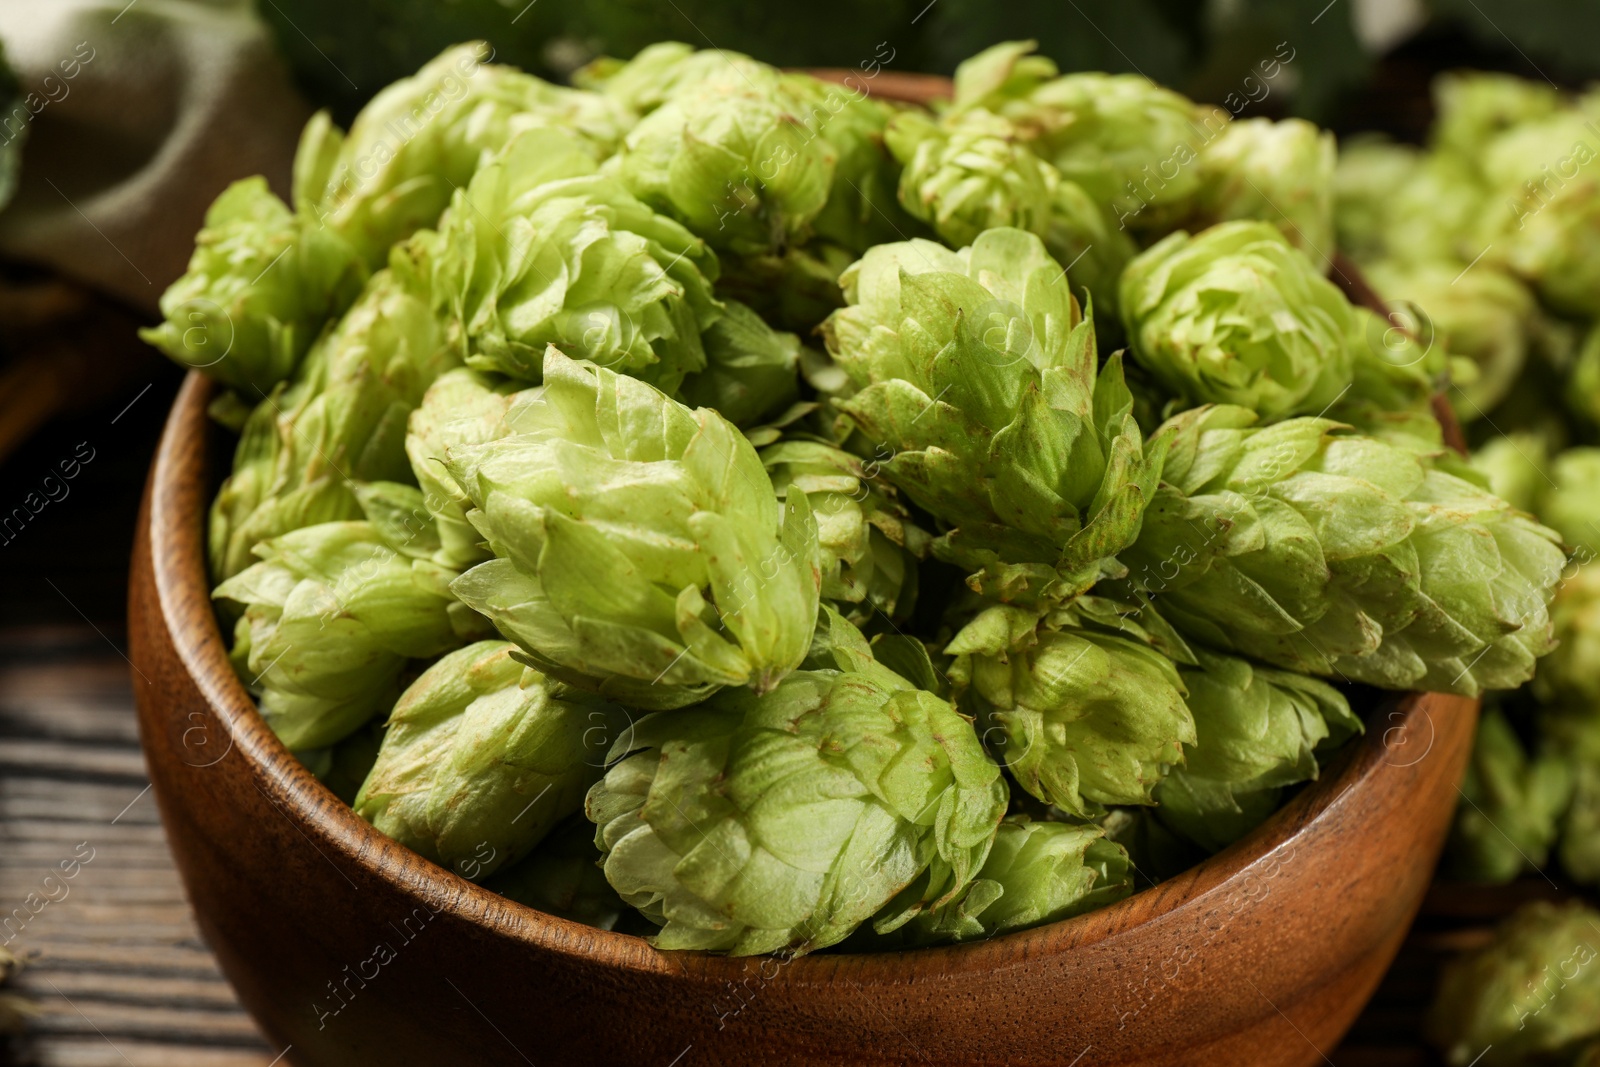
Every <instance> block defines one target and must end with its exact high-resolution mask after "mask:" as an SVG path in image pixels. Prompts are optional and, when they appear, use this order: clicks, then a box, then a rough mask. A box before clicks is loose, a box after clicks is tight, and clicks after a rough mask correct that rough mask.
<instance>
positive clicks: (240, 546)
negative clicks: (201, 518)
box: [210, 242, 460, 578]
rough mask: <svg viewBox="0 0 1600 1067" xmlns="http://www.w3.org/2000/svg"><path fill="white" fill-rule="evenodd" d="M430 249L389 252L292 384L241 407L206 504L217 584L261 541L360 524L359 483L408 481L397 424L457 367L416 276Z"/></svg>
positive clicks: (413, 247)
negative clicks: (229, 459) (227, 462)
mask: <svg viewBox="0 0 1600 1067" xmlns="http://www.w3.org/2000/svg"><path fill="white" fill-rule="evenodd" d="M431 254H432V250H431V248H430V247H429V246H428V245H426V244H425V243H423V242H416V243H414V244H412V245H406V246H401V247H400V248H399V249H397V250H396V253H395V256H394V258H393V260H392V266H391V267H389V268H388V269H385V270H381V271H379V272H378V273H377V274H374V275H373V276H372V278H371V280H370V281H369V282H368V284H367V287H366V289H365V290H364V291H363V292H362V294H361V296H360V297H359V298H358V299H357V300H356V302H355V303H354V304H353V305H352V306H351V307H350V310H349V311H347V312H345V314H344V317H343V318H342V319H340V320H339V322H338V323H337V324H336V325H334V326H333V327H331V328H330V329H329V330H328V331H327V332H326V333H324V334H323V335H322V337H321V338H320V339H319V340H318V342H317V344H316V346H315V347H314V348H313V349H312V351H311V352H310V353H309V354H308V355H307V357H306V359H305V361H304V363H303V364H302V366H301V367H300V370H299V372H298V373H297V374H296V376H295V378H294V379H293V380H292V381H291V382H289V383H288V384H286V385H284V386H282V387H280V388H279V389H278V390H275V391H274V392H273V393H272V394H271V395H269V396H267V397H266V398H265V399H264V400H262V401H261V403H260V404H259V405H257V406H256V408H255V410H254V411H253V412H251V414H250V416H249V417H248V419H247V421H246V425H245V428H244V432H243V433H242V434H241V436H240V440H239V447H238V451H237V453H236V454H235V457H234V472H233V474H232V475H230V476H229V478H228V480H227V481H226V482H225V483H224V484H223V486H222V488H221V490H220V491H219V492H218V493H217V498H216V501H215V502H214V504H213V506H212V512H211V529H210V547H211V563H212V568H213V571H214V573H215V574H216V576H217V577H218V578H227V577H230V576H232V575H234V574H237V573H238V572H239V571H240V570H242V569H243V568H244V567H246V566H248V565H249V564H250V562H251V561H252V556H251V552H252V549H253V548H254V546H255V545H257V544H260V543H261V542H262V541H265V540H268V539H270V538H273V537H277V536H279V535H281V534H285V533H288V532H290V531H291V530H297V529H300V528H302V527H305V526H310V525H313V524H315V523H319V522H332V521H336V520H341V519H358V518H360V517H361V515H362V510H361V507H360V505H359V503H358V502H357V500H356V491H355V487H356V486H357V485H358V484H360V483H362V482H370V481H407V480H409V479H410V473H409V471H408V469H407V463H406V454H405V434H406V420H407V418H408V417H409V416H410V414H411V411H412V409H413V408H414V407H415V406H416V405H417V404H418V403H419V402H420V401H421V400H422V397H423V394H424V393H425V392H426V391H427V389H428V387H429V386H430V385H431V384H432V383H433V381H434V379H436V378H437V377H438V376H439V375H440V374H442V373H443V372H444V371H446V370H448V369H450V368H452V367H454V366H456V365H458V364H459V362H460V360H459V357H458V355H457V353H456V352H455V351H454V350H453V349H452V348H450V347H449V346H448V345H447V344H446V343H445V340H444V335H443V331H442V329H441V326H440V323H439V321H438V319H437V317H436V316H435V315H434V313H433V310H432V308H431V306H430V302H429V298H428V291H427V288H426V284H425V282H424V281H423V280H422V279H421V278H420V277H419V274H420V273H421V271H422V269H423V268H421V267H419V266H418V263H419V262H426V261H427V259H428V257H429V256H430V255H431Z"/></svg>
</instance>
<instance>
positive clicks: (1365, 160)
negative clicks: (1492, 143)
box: [1334, 138, 1493, 271]
mask: <svg viewBox="0 0 1600 1067" xmlns="http://www.w3.org/2000/svg"><path fill="white" fill-rule="evenodd" d="M1488 193H1489V190H1488V189H1486V188H1485V187H1484V182H1483V176H1482V175H1481V174H1479V173H1478V170H1477V168H1476V167H1474V166H1473V165H1472V163H1471V162H1469V161H1467V160H1465V159H1462V158H1459V157H1457V156H1454V155H1446V154H1440V153H1425V152H1423V151H1422V150H1420V149H1418V148H1416V147H1414V146H1411V145H1400V144H1392V143H1390V142H1388V141H1385V140H1381V139H1377V138H1357V139H1355V140H1354V141H1352V142H1351V143H1349V144H1347V145H1346V146H1345V147H1344V149H1343V150H1342V151H1341V152H1340V153H1339V161H1338V164H1337V167H1336V169H1335V171H1334V229H1335V231H1336V232H1337V234H1338V244H1339V248H1340V250H1341V251H1343V252H1345V253H1347V254H1348V255H1350V256H1351V257H1352V258H1354V259H1355V260H1356V262H1358V263H1361V264H1362V265H1366V264H1369V263H1372V262H1375V261H1378V260H1380V259H1383V258H1393V259H1398V260H1403V261H1406V262H1412V263H1429V262H1452V261H1458V262H1459V266H1457V267H1456V269H1457V270H1458V271H1459V270H1461V269H1462V268H1464V267H1466V266H1467V264H1468V263H1470V262H1471V261H1472V260H1473V258H1474V257H1476V256H1477V255H1478V254H1479V253H1480V252H1482V251H1483V250H1484V242H1483V241H1482V240H1479V239H1478V231H1479V230H1480V229H1481V227H1482V222H1483V217H1484V215H1485V213H1486V212H1487V211H1489V210H1490V209H1491V207H1492V205H1493V202H1492V201H1491V200H1489V199H1487V197H1488Z"/></svg>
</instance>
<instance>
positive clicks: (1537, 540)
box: [1121, 406, 1566, 695]
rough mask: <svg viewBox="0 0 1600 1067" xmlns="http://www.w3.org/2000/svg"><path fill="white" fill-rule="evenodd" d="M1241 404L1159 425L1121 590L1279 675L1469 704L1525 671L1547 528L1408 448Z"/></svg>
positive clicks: (1539, 629)
mask: <svg viewBox="0 0 1600 1067" xmlns="http://www.w3.org/2000/svg"><path fill="white" fill-rule="evenodd" d="M1255 421H1256V419H1255V416H1254V414H1253V413H1251V412H1249V411H1247V410H1245V409H1242V408H1236V407H1225V406H1224V407H1211V408H1198V409H1195V410H1193V411H1189V412H1185V413H1183V414H1181V415H1179V416H1176V417H1175V418H1173V419H1172V420H1170V421H1169V422H1168V423H1167V424H1166V426H1165V427H1163V429H1162V431H1161V433H1160V435H1159V436H1160V437H1162V438H1164V439H1165V441H1166V443H1167V444H1168V445H1169V446H1170V447H1169V448H1168V451H1167V453H1166V456H1167V458H1166V464H1165V467H1164V469H1163V472H1162V485H1161V488H1160V489H1159V490H1158V491H1157V493H1156V495H1155V498H1154V499H1153V500H1152V501H1151V503H1150V507H1149V509H1148V510H1147V511H1146V513H1145V516H1144V525H1143V530H1142V532H1141V534H1140V536H1139V540H1138V541H1137V542H1136V543H1135V544H1134V546H1133V547H1132V548H1131V549H1129V550H1128V551H1126V552H1124V553H1123V555H1122V557H1121V558H1122V560H1123V562H1125V563H1126V564H1127V566H1128V567H1129V568H1130V570H1131V572H1132V578H1131V582H1132V585H1133V586H1134V587H1135V588H1136V589H1137V590H1138V591H1139V593H1141V594H1142V595H1144V596H1146V597H1149V598H1151V599H1152V600H1153V601H1154V602H1155V604H1156V606H1157V608H1158V609H1159V610H1160V611H1161V613H1162V614H1163V615H1164V616H1166V617H1167V618H1168V619H1169V620H1170V621H1171V622H1172V623H1173V625H1175V626H1176V627H1177V628H1178V629H1179V630H1180V631H1182V632H1183V633H1184V635H1185V636H1186V637H1188V638H1190V639H1191V640H1194V641H1198V642H1200V643H1201V644H1204V645H1207V646H1208V647H1211V648H1214V649H1220V650H1226V651H1232V652H1237V653H1240V654H1246V655H1250V656H1253V657H1255V658H1257V659H1261V660H1264V661H1266V662H1267V663H1270V664H1273V665H1276V666H1280V667H1284V668H1287V669H1289V670H1297V671H1302V672H1305V673H1309V674H1315V675H1321V676H1324V677H1333V678H1338V679H1342V680H1347V681H1356V682H1365V683H1367V684H1370V685H1377V686H1381V687H1384V688H1389V689H1419V688H1420V689H1430V690H1440V691H1445V692H1454V693H1465V694H1468V695H1477V694H1479V693H1481V692H1483V691H1484V690H1485V689H1506V688H1515V687H1516V686H1518V685H1520V684H1522V683H1523V682H1525V681H1527V680H1528V679H1529V678H1530V677H1532V675H1533V665H1534V660H1535V659H1536V658H1537V657H1538V656H1540V655H1543V654H1544V653H1545V652H1547V651H1548V650H1549V648H1550V645H1551V628H1550V620H1549V614H1548V610H1547V605H1548V602H1549V598H1550V595H1551V593H1552V592H1553V591H1554V589H1555V586H1556V583H1557V581H1558V580H1559V579H1560V576H1561V572H1562V568H1563V567H1564V565H1565V563H1566V556H1565V554H1564V553H1563V552H1562V550H1561V548H1560V547H1559V545H1558V541H1557V536H1556V534H1555V532H1554V531H1552V530H1549V529H1546V528H1545V527H1542V526H1540V525H1538V524H1537V523H1535V522H1534V521H1532V520H1531V519H1530V518H1529V517H1528V516H1526V515H1523V514H1522V513H1520V512H1517V511H1515V510H1513V509H1512V508H1511V507H1510V506H1509V505H1507V504H1506V503H1505V502H1504V501H1502V500H1500V499H1499V498H1498V497H1495V496H1493V495H1491V494H1490V493H1488V492H1487V491H1486V490H1484V489H1482V488H1480V487H1479V486H1478V485H1475V484H1473V483H1471V482H1468V481H1466V480H1464V479H1462V478H1460V477H1457V476H1455V475H1453V474H1450V473H1447V472H1446V471H1444V470H1441V469H1439V468H1438V467H1437V466H1435V465H1433V464H1431V463H1429V462H1428V461H1427V460H1426V459H1425V458H1424V457H1421V456H1418V455H1417V454H1416V453H1415V452H1413V451H1411V450H1408V449H1406V448H1402V447H1398V446H1395V445H1391V444H1386V443H1384V442H1382V441H1378V440H1375V439H1373V438H1369V437H1364V436H1361V435H1359V434H1353V433H1350V432H1349V431H1347V430H1346V429H1344V428H1342V427H1341V426H1340V425H1339V424H1337V423H1334V422H1332V421H1330V420H1327V419H1316V418H1298V419H1290V420H1288V421H1285V422H1280V423H1277V424H1276V425H1272V426H1265V427H1257V426H1255V425H1253V424H1254V423H1255Z"/></svg>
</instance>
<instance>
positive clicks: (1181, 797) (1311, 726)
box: [1155, 649, 1362, 852]
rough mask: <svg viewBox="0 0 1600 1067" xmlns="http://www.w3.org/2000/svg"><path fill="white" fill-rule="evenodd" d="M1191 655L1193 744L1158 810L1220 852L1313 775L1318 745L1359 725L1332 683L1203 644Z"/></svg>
mask: <svg viewBox="0 0 1600 1067" xmlns="http://www.w3.org/2000/svg"><path fill="white" fill-rule="evenodd" d="M1194 655H1195V658H1196V661H1197V662H1196V663H1195V664H1194V665H1193V666H1184V667H1182V668H1180V670H1179V675H1180V677H1181V678H1182V679H1183V684H1184V687H1185V688H1186V689H1187V690H1188V700H1187V703H1188V706H1189V711H1190V712H1191V713H1192V714H1193V715H1194V727H1195V745H1194V747H1193V748H1192V749H1190V750H1189V751H1188V754H1187V755H1188V759H1187V761H1186V763H1185V764H1184V766H1182V767H1177V768H1174V769H1173V771H1172V773H1171V774H1169V775H1168V776H1167V777H1166V778H1165V779H1163V780H1162V782H1161V784H1160V785H1158V786H1157V787H1156V790H1155V801H1156V803H1157V805H1159V806H1158V807H1157V808H1156V817H1157V818H1159V819H1160V820H1161V821H1162V822H1164V823H1165V824H1166V825H1167V827H1168V828H1169V829H1171V830H1173V831H1174V832H1176V833H1178V834H1179V835H1181V836H1183V837H1185V838H1187V839H1188V840H1190V841H1192V842H1194V843H1195V844H1196V845H1198V846H1200V847H1201V848H1203V849H1205V850H1207V851H1208V852H1216V851H1218V850H1220V849H1223V848H1226V847H1227V846H1228V845H1231V844H1233V842H1235V841H1237V840H1238V839H1239V838H1241V837H1243V836H1244V835H1245V834H1247V833H1249V832H1250V831H1251V830H1253V829H1255V827H1256V826H1257V825H1258V824H1259V823H1260V822H1261V820H1262V819H1264V818H1265V817H1266V816H1267V815H1270V814H1271V813H1272V812H1274V811H1276V810H1277V808H1278V804H1279V801H1280V799H1281V797H1282V792H1283V788H1284V787H1285V786H1290V785H1296V784H1298V783H1300V782H1307V781H1311V780H1313V779H1315V778H1316V777H1317V773H1318V760H1317V753H1318V752H1319V751H1320V750H1325V749H1328V748H1332V747H1335V746H1337V745H1339V744H1341V743H1342V742H1343V741H1345V740H1346V739H1348V738H1349V737H1351V736H1352V735H1354V734H1358V733H1360V732H1361V729H1362V725H1361V720H1360V719H1359V718H1357V717H1356V715H1355V714H1354V713H1353V712H1352V711H1351V710H1350V704H1349V702H1348V701H1347V700H1345V698H1344V695H1343V694H1342V693H1340V692H1339V691H1338V690H1337V689H1335V688H1333V687H1332V686H1331V685H1329V684H1327V683H1326V682H1323V681H1320V680H1318V679H1316V678H1308V677H1306V676H1305V675H1303V674H1294V673H1291V672H1289V671H1282V670H1276V669H1274V668H1271V667H1262V666H1259V665H1256V664H1252V663H1250V662H1249V661H1247V660H1243V659H1237V658H1235V657H1233V656H1218V655H1215V654H1214V653H1210V652H1206V651H1204V650H1199V649H1196V650H1194Z"/></svg>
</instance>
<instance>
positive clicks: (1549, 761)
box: [1447, 707, 1575, 883]
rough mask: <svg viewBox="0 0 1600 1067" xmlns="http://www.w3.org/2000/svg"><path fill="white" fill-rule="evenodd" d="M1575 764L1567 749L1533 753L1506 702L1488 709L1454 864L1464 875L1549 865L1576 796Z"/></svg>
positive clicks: (1466, 784)
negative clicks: (1514, 726)
mask: <svg viewBox="0 0 1600 1067" xmlns="http://www.w3.org/2000/svg"><path fill="white" fill-rule="evenodd" d="M1574 785H1575V781H1574V775H1573V768H1572V766H1571V765H1570V764H1569V763H1568V762H1567V760H1566V759H1565V758H1564V757H1563V756H1562V755H1561V754H1559V753H1553V752H1543V753H1539V754H1536V755H1532V756H1530V755H1529V753H1528V752H1527V750H1526V749H1525V748H1524V747H1523V744H1522V741H1521V739H1520V738H1518V737H1517V734H1516V731H1515V730H1513V729H1512V726H1511V722H1510V720H1509V719H1508V718H1507V717H1506V714H1505V712H1504V711H1503V710H1501V709H1500V708H1499V707H1491V708H1489V709H1488V710H1487V711H1485V712H1484V715H1483V718H1482V720H1481V721H1480V722H1479V724H1478V735H1477V740H1476V741H1475V742H1474V744H1473V749H1472V762H1471V763H1469V764H1468V765H1467V775H1466V778H1465V780H1463V781H1462V783H1461V796H1462V804H1461V806H1460V807H1459V808H1458V809H1457V810H1456V818H1455V823H1454V825H1453V826H1452V827H1451V829H1450V841H1449V846H1448V850H1447V867H1448V869H1449V871H1450V873H1451V874H1452V875H1453V876H1454V877H1456V878H1460V879H1462V880H1464V881H1472V882H1496V883H1497V882H1509V881H1511V880H1512V879H1514V878H1516V877H1517V876H1518V875H1520V874H1522V873H1523V872H1525V871H1529V870H1536V869H1538V868H1541V867H1543V866H1544V864H1545V861H1546V860H1547V859H1548V858H1549V855H1550V849H1551V847H1552V846H1553V845H1554V844H1555V841H1556V836H1557V833H1558V831H1559V828H1560V824H1561V816H1562V814H1563V813H1564V812H1565V811H1566V810H1567V807H1568V805H1569V804H1570V803H1571V801H1572V796H1573V787H1574Z"/></svg>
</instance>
